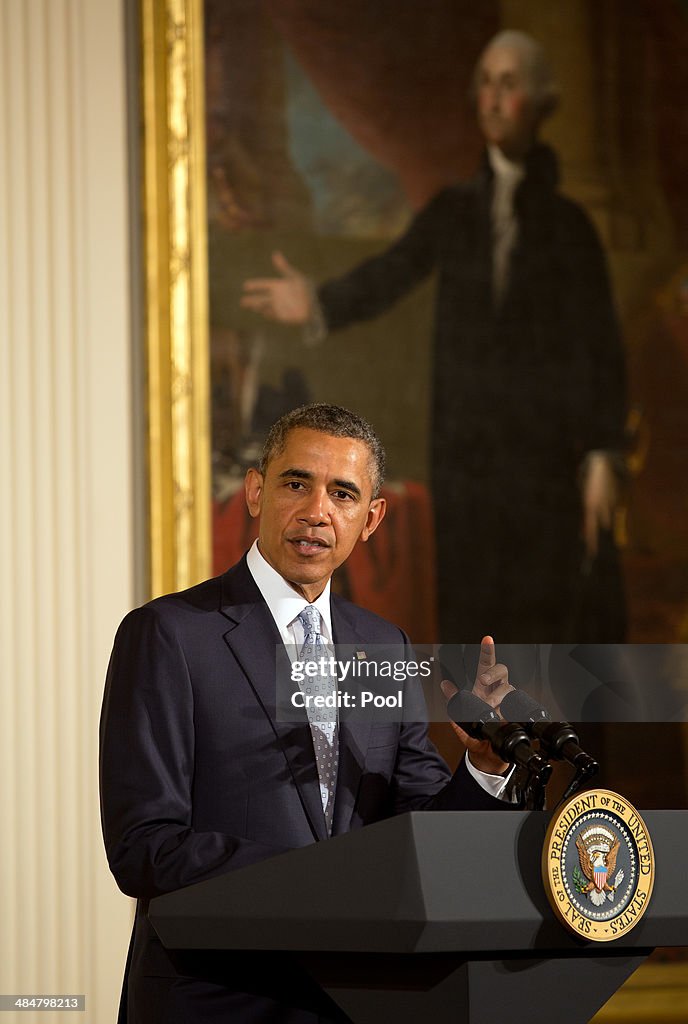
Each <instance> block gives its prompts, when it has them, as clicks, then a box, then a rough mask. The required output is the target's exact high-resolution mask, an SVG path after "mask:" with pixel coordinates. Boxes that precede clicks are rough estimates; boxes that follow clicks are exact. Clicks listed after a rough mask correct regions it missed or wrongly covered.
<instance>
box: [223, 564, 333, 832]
mask: <svg viewBox="0 0 688 1024" xmlns="http://www.w3.org/2000/svg"><path fill="white" fill-rule="evenodd" d="M222 585H223V593H222V605H221V609H220V610H221V611H222V613H223V615H225V616H226V618H227V619H228V621H229V629H228V630H227V632H226V633H225V634H224V640H225V643H226V644H227V646H228V648H229V650H230V651H231V653H232V655H233V656H234V658H235V659H236V661H237V662H238V664H239V666H240V668H241V669H242V671H243V673H244V675H245V676H246V678H247V680H248V682H249V683H250V685H251V687H252V689H253V691H254V693H255V696H256V700H257V701H258V703H259V704H260V706H261V707H262V709H263V711H264V712H265V714H266V716H267V717H268V719H269V720H270V724H271V725H272V728H273V729H274V731H275V735H276V737H277V740H278V742H279V744H280V746H281V748H282V751H283V753H284V756H285V758H286V760H287V763H288V765H289V769H290V771H291V775H292V778H293V780H294V783H295V785H296V787H297V790H298V793H299V796H300V798H301V803H302V805H303V809H304V812H305V814H306V817H307V819H308V822H309V825H310V828H311V831H312V832H313V836H314V838H315V839H326V838H327V831H326V827H325V816H324V814H323V809H322V801H321V798H320V783H319V780H318V770H317V767H316V763H315V754H314V752H313V740H312V738H311V731H310V727H309V725H308V720H307V718H306V712H305V711H297V710H294V709H291V711H290V714H289V718H290V719H291V720H290V721H278V715H277V674H276V672H277V666H279V671H280V672H281V673H285V674H286V676H285V678H286V679H287V680H288V678H289V659H288V656H287V652H286V650H285V648H284V646H283V644H282V641H281V637H280V635H279V632H278V630H277V626H276V625H275V622H274V619H273V618H272V615H271V614H270V611H269V609H268V606H267V605H266V603H265V601H264V600H263V597H262V595H261V593H260V591H259V589H258V587H257V586H256V583H255V581H254V579H253V577H252V576H251V573H250V572H249V570H248V567H247V565H246V559H245V558H244V559H242V561H241V562H239V563H238V565H236V566H234V568H232V569H230V570H229V571H228V572H226V573H225V575H224V576H223V579H222ZM288 685H289V684H285V687H287V686H288ZM282 692H283V693H286V692H287V688H285V689H284V690H282Z"/></svg>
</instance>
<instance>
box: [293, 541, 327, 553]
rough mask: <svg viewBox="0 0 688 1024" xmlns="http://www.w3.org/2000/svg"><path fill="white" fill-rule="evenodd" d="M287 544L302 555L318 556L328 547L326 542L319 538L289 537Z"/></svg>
mask: <svg viewBox="0 0 688 1024" xmlns="http://www.w3.org/2000/svg"><path fill="white" fill-rule="evenodd" d="M289 543H290V544H292V545H293V546H294V547H295V548H296V550H297V551H298V552H299V553H300V554H302V555H312V554H319V553H320V552H321V551H327V549H328V548H329V547H330V545H329V544H328V543H327V541H324V540H321V539H320V538H319V537H290V539H289Z"/></svg>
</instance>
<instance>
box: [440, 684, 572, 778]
mask: <svg viewBox="0 0 688 1024" xmlns="http://www.w3.org/2000/svg"><path fill="white" fill-rule="evenodd" d="M447 714H448V715H449V717H450V718H451V719H452V721H454V722H456V723H457V725H460V726H461V728H462V729H465V731H466V732H467V733H468V735H469V736H473V737H474V738H475V739H477V740H489V741H490V743H491V744H492V749H493V750H494V751H495V753H496V754H498V755H499V756H500V757H501V759H502V761H510V762H511V763H513V764H517V765H519V766H520V767H522V768H525V769H526V770H527V771H528V772H529V773H530V774H531V775H533V776H535V777H536V778H537V779H538V781H539V782H540V783H541V784H542V785H543V786H544V785H545V783H546V782H547V780H548V779H549V777H550V775H551V774H552V765H551V764H549V763H548V762H547V761H545V760H544V758H542V757H541V756H540V755H539V754H538V753H537V751H536V750H535V749H534V748H533V747H532V746H531V743H530V740H529V739H528V734H527V733H526V731H525V729H523V728H522V727H521V726H520V725H518V724H516V723H515V722H504V721H502V719H501V718H500V717H499V715H498V714H497V712H496V711H495V710H494V708H491V707H490V705H489V704H486V703H485V701H483V700H481V699H480V697H476V695H475V694H474V693H469V692H468V691H467V690H459V692H458V693H455V694H454V696H453V697H452V698H451V699H450V700H449V701H448V703H447Z"/></svg>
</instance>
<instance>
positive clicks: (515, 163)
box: [487, 146, 526, 185]
mask: <svg viewBox="0 0 688 1024" xmlns="http://www.w3.org/2000/svg"><path fill="white" fill-rule="evenodd" d="M487 158H488V160H489V161H490V167H491V168H492V170H493V171H494V174H495V177H497V178H499V179H501V180H503V181H508V182H510V183H513V184H514V185H516V184H518V182H520V181H521V180H522V179H523V178H524V177H525V174H526V168H525V164H524V163H523V162H522V161H520V160H509V158H508V157H506V156H504V154H503V153H502V151H501V149H500V148H499V146H488V147H487Z"/></svg>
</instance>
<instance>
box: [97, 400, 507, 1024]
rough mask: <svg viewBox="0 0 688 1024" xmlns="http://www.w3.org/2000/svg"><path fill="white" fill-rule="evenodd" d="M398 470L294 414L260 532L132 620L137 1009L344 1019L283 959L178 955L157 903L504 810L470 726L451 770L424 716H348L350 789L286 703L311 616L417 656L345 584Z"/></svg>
mask: <svg viewBox="0 0 688 1024" xmlns="http://www.w3.org/2000/svg"><path fill="white" fill-rule="evenodd" d="M383 471H384V454H383V451H382V448H381V446H380V442H379V441H378V439H377V437H376V436H375V434H374V433H373V431H372V429H371V428H370V426H369V425H368V424H367V423H365V422H364V421H363V420H361V419H359V418H358V417H356V416H354V415H353V414H352V413H349V412H348V411H347V410H344V409H341V408H339V407H336V406H326V405H314V406H305V407H302V408H301V409H298V410H295V411H294V412H293V413H290V414H288V415H287V416H286V417H283V419H282V420H280V421H279V422H278V423H277V424H276V425H275V426H274V427H273V429H272V431H271V433H270V435H269V437H268V439H267V441H266V445H265V450H264V453H263V459H262V462H261V466H260V468H259V469H250V470H249V471H248V474H247V477H246V498H247V503H248V507H249V511H250V513H251V515H252V516H256V517H257V516H259V517H260V531H259V539H258V541H257V544H256V545H254V547H253V548H252V549H251V550H250V551H249V553H248V555H247V556H246V557H244V558H243V559H242V560H241V562H239V563H238V564H237V565H235V566H234V567H232V568H231V569H229V570H228V572H226V573H225V574H224V575H223V576H221V577H218V578H215V579H211V580H208V581H206V582H204V583H201V584H200V585H198V586H196V587H192V588H191V589H190V590H187V591H185V592H183V593H180V594H172V595H168V596H167V597H162V598H159V599H157V600H155V601H152V602H151V603H149V604H147V605H145V606H144V607H143V608H139V609H137V610H135V611H133V612H131V613H130V614H129V615H128V616H127V617H126V618H125V620H124V621H123V623H122V625H121V626H120V629H119V632H118V634H117V638H116V640H115V646H114V650H113V653H112V658H111V662H110V667H109V671H108V679H107V684H106V692H105V699H104V705H103V716H102V726H101V795H102V815H103V830H104V836H105V845H106V850H107V855H108V859H109V863H110V867H111V869H112V871H113V874H114V875H115V878H116V879H117V883H118V885H119V886H120V888H121V889H122V890H123V891H124V892H125V893H127V894H129V895H131V896H135V897H136V898H137V899H138V907H137V913H136V922H135V926H134V933H133V936H132V943H131V947H130V953H129V962H128V965H127V976H126V978H125V985H124V991H123V998H122V1006H121V1011H120V1020H121V1021H124V1020H126V1021H128V1022H129V1024H154V1022H156V1021H160V1022H161V1024H162V1022H164V1024H175V1022H179V1024H182V1022H183V1024H193V1022H197V1021H198V1022H202V1021H240V1022H249V1021H256V1022H258V1021H279V1022H285V1024H286V1022H299V1024H306V1022H315V1021H316V1020H321V1021H330V1020H336V1019H337V1011H336V1009H335V1008H334V1007H333V1006H332V1005H331V1004H328V1002H327V1001H326V1000H325V997H324V996H323V995H322V993H320V992H318V991H317V990H315V989H314V987H313V985H312V983H309V982H308V980H307V978H306V976H305V975H303V974H301V973H300V972H299V970H298V968H297V967H296V966H295V965H294V964H293V963H292V962H291V961H290V960H289V959H288V958H287V957H286V956H284V955H280V957H278V958H277V957H275V958H273V959H272V960H270V959H269V958H268V957H266V956H262V957H258V956H256V955H253V954H252V955H249V954H246V955H241V954H234V953H233V954H231V955H229V954H227V955H225V954H220V953H218V954H208V953H203V954H198V953H189V952H186V953H184V952H178V953H175V952H169V951H167V950H165V949H164V948H163V946H162V945H161V943H160V942H159V940H158V939H157V936H156V935H155V933H154V931H153V929H152V927H151V925H150V924H149V922H148V918H147V914H146V911H147V906H148V901H149V900H150V899H151V898H152V897H154V896H157V895H159V894H161V893H164V892H169V891H171V890H174V889H177V888H180V887H182V886H185V885H189V884H191V883H193V882H198V881H200V880H202V879H207V878H210V877H212V876H214V875H218V874H221V873H223V872H226V871H228V870H230V869H235V868H240V867H243V866H245V865H248V864H252V863H254V862H256V861H259V860H261V859H264V858H267V857H270V856H273V855H276V854H279V853H281V852H284V851H285V850H289V849H293V848H296V847H300V846H304V845H307V844H309V843H313V842H318V841H323V840H326V839H327V838H328V835H329V834H331V835H333V836H336V835H339V834H341V833H344V832H347V831H350V830H351V829H354V828H360V827H361V826H363V825H366V824H368V823H371V822H374V821H378V820H380V819H382V818H384V817H386V816H388V815H390V814H397V813H401V812H403V811H407V810H410V809H422V808H432V809H453V808H464V807H469V808H499V807H504V806H505V804H504V803H503V802H502V800H501V799H499V797H500V796H501V795H502V791H503V787H504V784H505V778H504V777H503V775H502V773H503V772H504V771H505V770H506V769H507V767H508V766H507V765H505V764H504V763H503V762H501V761H500V760H499V758H498V757H497V756H496V755H495V754H494V753H493V752H492V750H491V749H490V747H489V745H488V744H485V743H479V742H477V741H475V740H471V739H469V738H468V737H466V736H465V734H462V733H460V735H461V737H462V739H464V741H465V742H466V745H467V747H468V749H469V751H470V756H471V760H470V761H469V760H468V759H466V761H465V762H462V764H461V766H460V768H459V769H458V770H457V772H456V773H455V774H454V776H452V775H451V773H450V772H449V770H448V768H447V766H446V764H445V763H444V761H443V760H442V758H441V757H440V756H439V754H438V753H437V751H436V750H435V748H434V747H433V745H432V744H431V743H430V741H429V740H428V737H427V732H426V727H425V725H424V724H423V723H422V722H420V721H408V720H406V719H407V716H400V717H402V721H396V722H394V721H388V720H382V719H379V720H376V719H374V718H372V719H369V720H367V721H354V720H353V719H351V718H350V717H349V716H348V715H347V714H346V711H345V709H343V710H342V712H341V713H340V716H339V721H338V723H335V725H334V732H333V733H331V734H330V735H329V737H328V738H327V740H326V742H327V743H328V744H329V748H327V749H326V754H328V755H329V758H330V765H331V764H332V761H333V760H334V762H335V768H334V774H335V776H336V783H333V782H332V779H331V777H330V776H328V775H327V774H326V773H325V771H324V769H323V767H322V763H321V761H320V759H319V755H318V753H317V750H318V744H319V743H320V744H322V742H323V740H322V735H323V734H322V733H320V734H318V733H317V732H316V727H315V726H314V725H313V723H312V722H310V721H309V719H308V718H307V717H306V713H305V711H304V712H302V713H301V714H302V717H301V718H298V717H296V715H295V716H294V720H293V721H291V722H288V721H282V720H280V716H279V715H278V714H277V712H276V699H277V698H276V670H277V665H278V663H279V661H280V658H283V657H284V653H285V647H284V645H285V644H288V643H294V644H295V645H296V646H297V648H300V647H301V646H302V645H303V644H304V640H308V637H307V636H305V635H304V633H305V632H306V626H305V625H304V621H303V619H302V618H301V616H302V615H304V614H308V615H311V616H312V615H314V614H315V618H316V622H319V628H318V629H317V631H318V633H319V636H320V637H321V639H322V641H323V642H331V643H334V644H336V645H342V644H351V645H354V647H355V648H356V649H358V650H360V651H361V652H364V651H365V650H366V648H367V649H369V650H370V649H371V647H372V646H373V645H385V647H386V648H387V649H388V650H390V651H393V652H398V653H399V654H401V655H403V654H404V653H405V652H408V642H407V638H406V637H405V636H404V634H403V633H402V632H401V631H400V630H399V629H398V628H397V627H395V626H393V625H391V624H390V623H387V622H385V621H384V620H383V619H380V618H378V617H377V616H375V615H372V614H371V613H369V612H366V611H364V610H363V609H361V608H358V607H356V606H354V605H352V604H350V603H349V602H347V601H345V600H343V599H341V598H338V597H336V596H334V595H332V596H331V595H330V578H331V576H332V573H333V572H334V570H335V569H336V568H337V566H338V565H341V564H342V562H343V561H344V560H345V559H346V558H347V556H348V555H349V553H350V551H351V550H352V548H353V546H354V544H355V543H356V542H357V541H358V540H359V539H360V540H362V541H365V540H367V539H368V537H369V536H370V535H371V534H372V533H373V531H374V530H375V529H376V528H377V527H378V525H379V524H380V522H381V520H382V518H383V516H384V511H385V505H384V499H382V498H380V497H379V488H380V485H381V483H382V477H383ZM316 613H317V614H316ZM309 642H310V641H309ZM494 662H495V658H494V646H493V644H492V641H491V640H490V638H486V640H485V641H484V644H483V657H482V660H481V664H480V668H479V674H478V679H477V680H476V684H475V687H474V691H475V692H476V693H477V694H478V695H479V696H480V697H481V698H483V699H484V700H487V701H488V702H489V703H491V704H492V705H493V706H498V704H499V702H500V701H501V698H502V696H503V695H504V693H505V692H507V690H508V689H509V688H510V687H509V684H508V681H507V673H506V669H505V668H504V666H500V665H495V663H494ZM443 689H444V691H445V695H446V696H449V695H450V694H451V692H453V688H452V687H451V686H450V684H447V683H443ZM409 699H410V700H411V699H412V698H411V697H410V696H409ZM459 732H460V731H459ZM328 780H329V781H328ZM328 787H329V790H331V791H328ZM314 898H316V897H315V896H314Z"/></svg>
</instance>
